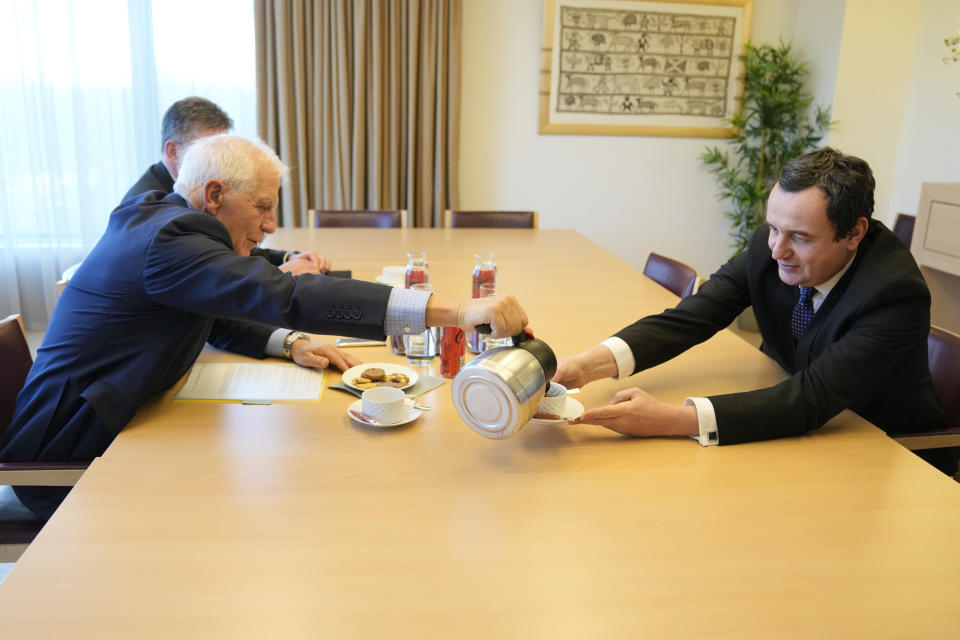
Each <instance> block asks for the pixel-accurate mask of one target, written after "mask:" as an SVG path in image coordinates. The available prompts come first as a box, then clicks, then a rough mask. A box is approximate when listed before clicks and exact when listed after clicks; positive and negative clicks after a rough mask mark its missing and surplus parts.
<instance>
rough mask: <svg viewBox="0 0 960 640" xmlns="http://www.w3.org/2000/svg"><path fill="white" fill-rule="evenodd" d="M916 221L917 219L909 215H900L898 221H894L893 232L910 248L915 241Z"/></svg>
mask: <svg viewBox="0 0 960 640" xmlns="http://www.w3.org/2000/svg"><path fill="white" fill-rule="evenodd" d="M916 221H917V217H916V216H911V215H910V214H909V213H898V214H897V219H896V220H894V221H893V232H894V233H895V234H896V236H897V237H898V238H900V240H902V241H903V244H905V245H907V246H908V247H909V246H910V242H911V241H912V240H913V223H915V222H916Z"/></svg>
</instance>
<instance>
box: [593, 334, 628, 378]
mask: <svg viewBox="0 0 960 640" xmlns="http://www.w3.org/2000/svg"><path fill="white" fill-rule="evenodd" d="M600 344H602V345H603V346H605V347H606V348H607V349H610V352H611V353H612V354H613V359H614V360H616V361H617V376H616V377H615V378H614V380H622V379H623V378H629V377H630V376H631V375H633V370H634V368H635V367H636V366H637V361H636V360H635V359H634V358H633V351H631V350H630V345H628V344H627V343H626V342H624V341H623V339H621V338H617V337H616V336H614V337H612V338H607V339H606V340H604V341H603V342H601V343H600Z"/></svg>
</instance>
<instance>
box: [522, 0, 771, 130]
mask: <svg viewBox="0 0 960 640" xmlns="http://www.w3.org/2000/svg"><path fill="white" fill-rule="evenodd" d="M752 13H753V0H698V1H688V0H544V5H543V47H542V49H541V71H540V133H559V134H580V135H584V134H586V135H633V136H685V137H694V138H728V137H732V135H733V131H732V130H731V128H730V125H729V124H727V123H726V122H724V118H729V117H730V116H732V115H733V114H734V113H735V112H736V109H737V108H738V106H739V101H740V97H741V95H742V92H743V87H742V79H741V77H742V70H741V67H742V64H741V62H740V59H739V57H740V54H741V52H742V50H743V44H744V43H745V42H746V41H747V40H749V35H750V18H751V16H752Z"/></svg>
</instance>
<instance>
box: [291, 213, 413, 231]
mask: <svg viewBox="0 0 960 640" xmlns="http://www.w3.org/2000/svg"><path fill="white" fill-rule="evenodd" d="M308 215H309V216H310V217H311V218H313V226H315V227H367V228H379V229H402V228H404V227H406V226H407V210H406V209H396V210H386V211H359V210H358V211H329V210H328V211H321V210H318V209H310V212H309V214H308Z"/></svg>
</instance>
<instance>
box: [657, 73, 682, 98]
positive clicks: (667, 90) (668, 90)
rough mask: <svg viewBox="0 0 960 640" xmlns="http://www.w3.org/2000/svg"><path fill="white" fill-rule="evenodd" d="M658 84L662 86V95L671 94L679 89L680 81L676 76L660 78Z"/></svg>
mask: <svg viewBox="0 0 960 640" xmlns="http://www.w3.org/2000/svg"><path fill="white" fill-rule="evenodd" d="M660 84H661V85H662V86H663V95H665V96H672V95H673V92H674V91H677V90H679V89H680V83H679V82H678V81H677V79H676V78H673V77H670V78H662V79H661V80H660Z"/></svg>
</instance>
